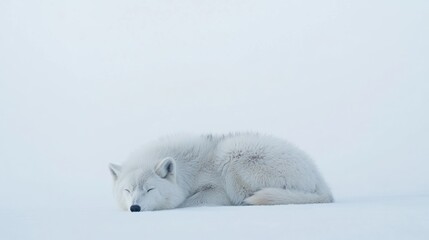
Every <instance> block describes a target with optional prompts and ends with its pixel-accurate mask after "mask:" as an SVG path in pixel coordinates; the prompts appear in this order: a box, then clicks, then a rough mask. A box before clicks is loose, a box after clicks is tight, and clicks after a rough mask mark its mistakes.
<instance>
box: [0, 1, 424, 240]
mask: <svg viewBox="0 0 429 240" xmlns="http://www.w3.org/2000/svg"><path fill="white" fill-rule="evenodd" d="M428 22H429V2H428V1H423V0H413V1H387V0H372V1H369V0H362V1H338V0H328V1H316V0H304V1H280V0H264V1H261V0H258V1H256V0H216V1H213V0H180V1H178V0H156V1H151V0H130V1H113V0H94V1H85V0H62V1H50V0H38V1H32V0H2V1H0V161H1V162H0V163H1V167H0V239H2V240H3V239H7V240H8V239H107V240H108V239H122V238H145V239H167V238H173V237H177V238H180V239H182V238H185V237H186V238H191V239H233V238H235V239H237V238H239V239H241V238H250V239H260V238H267V239H273V238H275V239H279V238H281V239H283V238H284V239H287V238H291V239H429V232H428V229H429V217H428V216H429V212H428V211H429V204H428V202H429V174H427V169H428V168H429V159H428V156H429V147H428V143H429V137H428V136H429V124H428V123H429V111H428V110H427V109H428V103H429V81H428V79H429V66H428V65H429V44H428V42H429V29H428V26H429V24H428ZM249 130H250V131H260V132H263V133H268V134H273V135H275V136H278V137H282V138H285V139H287V140H290V141H291V142H293V143H295V144H296V145H298V146H300V147H301V148H302V149H304V150H306V151H307V152H308V153H309V154H310V155H311V156H313V158H314V159H315V162H316V163H317V165H318V167H319V168H320V170H321V172H322V173H323V175H324V176H325V178H326V180H327V182H328V183H329V184H330V186H331V187H332V191H333V193H334V196H335V198H336V202H335V203H333V204H319V205H290V206H263V207H211V208H189V209H178V210H172V211H160V212H145V213H139V214H131V213H127V212H121V211H119V209H118V208H117V206H116V205H115V204H116V203H115V202H114V199H113V197H112V193H111V177H110V176H109V172H108V169H107V164H108V163H109V162H115V163H120V162H122V161H123V160H124V159H125V158H126V157H127V155H128V154H129V153H130V152H131V151H133V150H134V149H135V148H137V147H138V146H140V145H141V144H143V143H145V142H148V141H150V140H153V139H156V138H158V137H160V136H163V135H166V134H174V133H182V132H185V133H195V134H200V133H226V132H230V131H249Z"/></svg>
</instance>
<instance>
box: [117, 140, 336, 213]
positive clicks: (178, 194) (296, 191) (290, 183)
mask: <svg viewBox="0 0 429 240" xmlns="http://www.w3.org/2000/svg"><path fill="white" fill-rule="evenodd" d="M110 172H111V174H112V176H113V179H114V193H115V195H116V198H117V200H118V203H119V205H120V206H121V207H122V208H123V209H124V210H129V209H130V207H131V206H134V209H136V208H135V206H138V208H137V209H138V210H139V211H151V210H163V209H172V208H181V207H193V206H209V205H211V206H219V205H274V204H304V203H329V202H333V197H332V194H331V191H330V190H329V187H328V186H327V184H326V183H325V181H324V179H323V178H322V176H321V175H320V173H319V171H318V170H317V168H316V167H315V165H314V164H313V162H312V160H311V159H310V158H309V157H308V156H307V155H306V154H305V153H304V152H303V151H301V150H300V149H298V148H297V147H295V146H293V145H291V144H290V143H288V142H286V141H283V140H281V139H278V138H275V137H272V136H267V135H261V134H256V133H237V134H229V135H219V136H216V135H203V136H174V137H166V138H162V139H160V140H158V141H155V142H153V143H151V144H148V145H146V146H144V147H143V148H142V149H141V150H139V151H137V152H135V153H134V154H132V156H131V157H130V158H129V159H128V160H127V161H126V162H125V163H124V164H123V165H122V166H119V165H115V164H110Z"/></svg>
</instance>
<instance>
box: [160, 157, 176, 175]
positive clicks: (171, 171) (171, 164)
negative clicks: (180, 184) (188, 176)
mask: <svg viewBox="0 0 429 240" xmlns="http://www.w3.org/2000/svg"><path fill="white" fill-rule="evenodd" d="M155 172H156V174H158V175H159V176H160V177H162V178H169V179H171V180H174V179H175V177H176V161H175V160H174V159H173V158H171V157H168V158H164V159H163V160H162V161H161V162H159V163H158V164H157V165H156V167H155Z"/></svg>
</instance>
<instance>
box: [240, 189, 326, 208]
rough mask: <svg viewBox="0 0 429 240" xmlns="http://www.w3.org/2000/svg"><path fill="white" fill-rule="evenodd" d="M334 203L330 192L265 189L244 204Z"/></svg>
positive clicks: (247, 199)
mask: <svg viewBox="0 0 429 240" xmlns="http://www.w3.org/2000/svg"><path fill="white" fill-rule="evenodd" d="M333 201H334V199H333V197H332V195H331V193H330V192H327V193H306V192H301V191H296V190H289V189H282V188H264V189H261V190H259V191H257V192H255V194H253V195H252V196H250V197H248V198H246V199H244V203H245V204H248V205H281V204H305V203H330V202H333Z"/></svg>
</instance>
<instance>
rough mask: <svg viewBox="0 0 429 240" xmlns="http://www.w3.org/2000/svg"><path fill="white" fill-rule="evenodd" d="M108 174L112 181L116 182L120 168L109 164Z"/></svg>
mask: <svg viewBox="0 0 429 240" xmlns="http://www.w3.org/2000/svg"><path fill="white" fill-rule="evenodd" d="M109 169H110V173H111V174H112V177H113V180H115V181H116V180H117V179H118V176H119V173H120V172H121V166H119V165H116V164H113V163H110V164H109Z"/></svg>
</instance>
